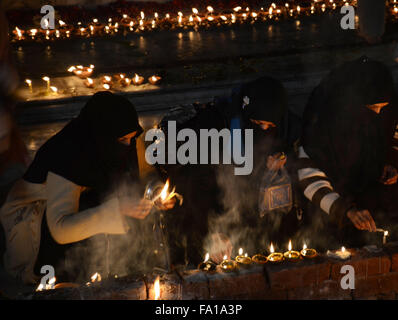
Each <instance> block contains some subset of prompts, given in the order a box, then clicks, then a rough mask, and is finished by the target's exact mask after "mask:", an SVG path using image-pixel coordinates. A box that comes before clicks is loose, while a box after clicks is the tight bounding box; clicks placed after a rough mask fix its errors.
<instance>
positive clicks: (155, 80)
mask: <svg viewBox="0 0 398 320" xmlns="http://www.w3.org/2000/svg"><path fill="white" fill-rule="evenodd" d="M161 80H162V78H161V77H158V76H152V77H149V78H148V82H149V83H150V84H153V85H156V84H158V83H159V82H160V81H161Z"/></svg>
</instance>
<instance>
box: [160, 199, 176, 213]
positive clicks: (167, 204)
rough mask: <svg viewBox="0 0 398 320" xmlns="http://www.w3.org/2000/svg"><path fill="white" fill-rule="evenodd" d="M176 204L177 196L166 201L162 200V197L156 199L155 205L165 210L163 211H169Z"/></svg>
mask: <svg viewBox="0 0 398 320" xmlns="http://www.w3.org/2000/svg"><path fill="white" fill-rule="evenodd" d="M175 204H176V198H175V197H172V198H171V199H168V200H166V201H162V200H161V199H158V200H156V201H155V206H156V207H157V208H158V209H159V210H163V211H167V210H171V209H173V208H174V206H175Z"/></svg>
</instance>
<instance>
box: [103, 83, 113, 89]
mask: <svg viewBox="0 0 398 320" xmlns="http://www.w3.org/2000/svg"><path fill="white" fill-rule="evenodd" d="M103 87H104V89H105V90H109V89H110V88H111V86H110V85H109V84H107V83H104V85H103Z"/></svg>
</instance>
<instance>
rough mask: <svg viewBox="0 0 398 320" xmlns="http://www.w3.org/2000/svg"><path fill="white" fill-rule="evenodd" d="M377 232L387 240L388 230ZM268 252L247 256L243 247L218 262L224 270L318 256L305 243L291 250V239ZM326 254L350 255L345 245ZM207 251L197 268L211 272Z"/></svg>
mask: <svg viewBox="0 0 398 320" xmlns="http://www.w3.org/2000/svg"><path fill="white" fill-rule="evenodd" d="M376 231H377V232H381V233H383V245H384V244H386V242H387V236H388V235H389V233H388V231H386V230H383V229H377V230H376ZM269 252H270V254H269V255H268V256H265V255H262V254H256V255H254V256H253V257H249V256H248V254H247V253H246V254H245V255H243V249H242V248H240V249H239V254H238V255H237V256H236V257H235V260H231V259H229V258H228V256H227V255H225V256H224V258H223V261H222V262H221V263H220V265H219V266H220V268H221V270H222V271H224V272H230V271H234V270H236V269H238V268H240V267H249V266H250V265H253V264H258V265H262V264H265V263H271V264H279V263H282V262H283V261H288V262H297V261H300V260H301V259H302V258H304V259H313V258H316V257H317V256H318V252H317V251H316V250H315V249H311V248H308V247H307V245H306V244H304V245H303V249H302V250H301V251H300V252H299V251H295V250H292V241H291V240H290V241H289V245H288V251H286V252H284V253H281V252H275V249H274V246H273V244H272V243H271V246H270V250H269ZM327 255H328V256H329V257H333V258H336V259H340V260H347V259H349V258H350V257H351V253H350V252H349V251H348V250H346V248H345V247H341V249H340V250H336V251H328V253H327ZM209 258H210V255H209V253H207V254H206V256H205V259H204V261H203V262H202V263H200V264H199V266H198V269H199V270H202V271H207V272H212V271H215V270H216V269H217V264H216V263H215V262H213V261H212V260H210V259H209Z"/></svg>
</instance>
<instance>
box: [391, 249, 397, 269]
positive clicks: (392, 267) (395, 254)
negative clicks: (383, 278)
mask: <svg viewBox="0 0 398 320" xmlns="http://www.w3.org/2000/svg"><path fill="white" fill-rule="evenodd" d="M391 261H392V263H391V271H393V272H397V271H398V253H394V254H393V255H392V256H391Z"/></svg>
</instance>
